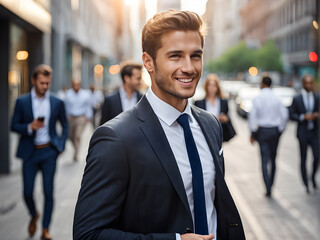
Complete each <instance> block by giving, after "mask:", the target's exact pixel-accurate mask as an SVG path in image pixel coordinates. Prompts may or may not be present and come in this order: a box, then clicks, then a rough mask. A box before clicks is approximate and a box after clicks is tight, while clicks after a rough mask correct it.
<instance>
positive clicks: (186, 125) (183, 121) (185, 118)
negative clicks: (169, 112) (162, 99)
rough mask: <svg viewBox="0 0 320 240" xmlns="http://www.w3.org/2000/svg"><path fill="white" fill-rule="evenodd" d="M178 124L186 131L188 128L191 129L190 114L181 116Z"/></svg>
mask: <svg viewBox="0 0 320 240" xmlns="http://www.w3.org/2000/svg"><path fill="white" fill-rule="evenodd" d="M177 122H178V123H179V125H180V126H181V127H182V128H184V129H186V128H190V126H189V118H188V114H186V113H184V114H181V115H180V116H179V117H178V119H177Z"/></svg>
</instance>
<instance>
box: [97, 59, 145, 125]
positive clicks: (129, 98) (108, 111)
mask: <svg viewBox="0 0 320 240" xmlns="http://www.w3.org/2000/svg"><path fill="white" fill-rule="evenodd" d="M120 73H121V79H122V86H121V87H120V89H119V90H118V91H116V92H114V93H113V94H111V95H109V96H107V97H106V98H105V100H104V104H103V106H102V111H101V120H100V124H101V125H102V124H104V123H105V122H107V121H109V120H110V119H112V118H114V117H115V116H117V115H118V114H119V113H121V112H123V111H126V110H128V109H130V108H132V107H133V106H134V105H135V104H136V103H137V102H138V101H139V100H140V98H141V96H142V95H141V93H140V92H139V88H140V85H141V79H142V65H141V64H138V63H135V62H125V63H123V66H122V68H121V71H120Z"/></svg>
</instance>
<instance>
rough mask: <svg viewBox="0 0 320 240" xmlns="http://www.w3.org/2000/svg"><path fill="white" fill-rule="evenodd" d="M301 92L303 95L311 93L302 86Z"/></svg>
mask: <svg viewBox="0 0 320 240" xmlns="http://www.w3.org/2000/svg"><path fill="white" fill-rule="evenodd" d="M301 94H302V95H304V96H308V95H312V92H307V91H306V90H305V89H304V88H302V89H301Z"/></svg>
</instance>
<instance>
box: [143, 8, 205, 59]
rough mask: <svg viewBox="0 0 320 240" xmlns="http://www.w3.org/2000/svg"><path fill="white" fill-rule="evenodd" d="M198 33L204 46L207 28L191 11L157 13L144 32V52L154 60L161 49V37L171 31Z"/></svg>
mask: <svg viewBox="0 0 320 240" xmlns="http://www.w3.org/2000/svg"><path fill="white" fill-rule="evenodd" d="M173 30H176V31H188V30H190V31H197V32H198V33H199V36H200V38H201V46H202V47H203V45H204V35H205V26H204V23H203V21H202V20H201V18H200V17H199V15H198V14H196V13H194V12H189V11H175V10H172V9H170V10H168V11H165V12H161V13H157V14H155V15H154V16H153V18H151V19H150V20H149V21H148V22H147V23H146V25H145V26H144V28H143V30H142V51H143V52H147V53H148V54H149V55H150V56H151V57H152V59H153V60H155V59H156V52H157V50H158V49H159V48H161V46H162V45H161V44H162V43H161V35H162V34H164V33H166V32H169V31H173Z"/></svg>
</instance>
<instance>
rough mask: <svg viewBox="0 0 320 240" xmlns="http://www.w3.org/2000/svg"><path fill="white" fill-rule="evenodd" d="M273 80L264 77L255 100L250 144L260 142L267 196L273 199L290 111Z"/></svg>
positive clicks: (250, 118)
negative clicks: (282, 100) (281, 137)
mask: <svg viewBox="0 0 320 240" xmlns="http://www.w3.org/2000/svg"><path fill="white" fill-rule="evenodd" d="M271 84H272V80H271V78H270V77H269V76H263V77H262V80H261V82H260V88H261V92H260V94H259V95H258V96H257V97H255V98H254V99H253V102H252V109H251V111H250V112H249V117H248V120H249V127H250V130H251V138H250V142H251V144H253V142H254V141H255V140H257V141H258V143H259V146H260V154H261V161H262V163H261V166H262V174H263V180H264V184H265V186H266V196H267V197H271V188H272V185H273V183H274V176H275V172H276V155H277V148H278V143H279V139H280V136H281V133H282V132H283V131H284V129H285V127H286V124H287V120H288V110H287V109H286V108H285V106H284V105H283V104H282V102H281V100H280V99H279V98H278V97H277V96H276V95H275V94H274V93H273V92H272V90H271V88H270V87H271Z"/></svg>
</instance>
